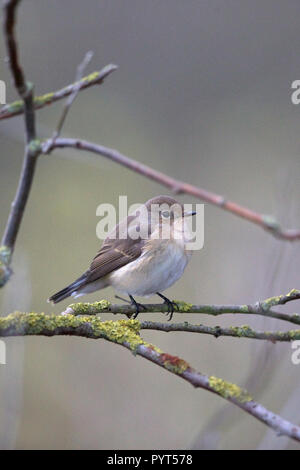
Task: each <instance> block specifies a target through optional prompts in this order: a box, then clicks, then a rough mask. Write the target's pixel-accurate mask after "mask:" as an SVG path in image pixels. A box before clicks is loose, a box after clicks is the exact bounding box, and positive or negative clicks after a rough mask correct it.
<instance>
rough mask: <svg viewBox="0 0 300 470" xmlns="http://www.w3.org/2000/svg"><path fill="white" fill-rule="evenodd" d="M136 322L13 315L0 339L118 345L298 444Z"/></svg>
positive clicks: (273, 419) (242, 396)
mask: <svg viewBox="0 0 300 470" xmlns="http://www.w3.org/2000/svg"><path fill="white" fill-rule="evenodd" d="M140 327H141V324H140V322H139V321H138V320H118V321H111V320H110V321H101V320H100V318H99V317H90V316H80V317H77V316H74V315H68V314H66V315H45V314H43V313H41V314H38V313H28V314H26V313H15V314H11V315H8V316H7V317H2V318H1V317H0V337H8V336H31V335H33V336H59V335H71V336H81V337H85V338H92V339H100V338H102V339H105V340H107V341H111V342H113V343H116V344H120V345H122V346H124V347H125V348H127V349H129V350H131V351H132V352H133V354H134V355H138V356H141V357H143V358H145V359H147V360H149V361H151V362H153V363H155V364H157V365H158V366H160V367H162V368H164V369H165V370H167V371H169V372H172V373H173V374H175V375H177V376H178V377H181V378H182V379H184V380H185V381H187V382H189V383H190V384H191V385H193V386H194V387H197V388H202V389H205V390H208V391H209V392H212V393H215V394H217V395H219V396H220V397H222V398H225V399H226V400H228V401H229V402H231V403H233V404H234V405H236V406H238V407H239V408H241V409H243V410H244V411H245V412H247V413H249V414H250V415H252V416H254V417H255V418H257V419H259V420H260V421H262V422H263V423H265V424H266V425H267V426H269V427H270V428H272V429H274V430H275V431H276V432H277V433H279V434H284V435H286V436H289V437H290V438H292V439H294V440H296V441H299V442H300V428H299V427H298V426H296V425H294V424H292V423H290V422H288V421H286V420H284V419H283V418H281V417H280V416H278V415H276V414H274V413H272V412H271V411H269V410H268V409H266V408H265V407H263V406H262V405H261V404H259V403H257V402H256V401H254V400H253V399H252V397H251V396H250V395H249V394H248V392H247V391H245V390H243V389H242V388H240V387H239V386H238V385H235V384H232V383H230V382H227V381H225V380H222V379H220V378H218V377H214V376H208V375H205V374H202V373H200V372H197V371H196V370H195V369H193V368H192V367H191V366H190V365H189V364H188V363H187V362H186V361H185V360H184V359H181V358H179V357H177V356H173V355H170V354H167V353H165V352H163V351H161V350H160V349H159V348H157V347H156V346H154V345H153V344H150V343H148V342H146V341H144V340H143V338H142V337H141V336H140Z"/></svg>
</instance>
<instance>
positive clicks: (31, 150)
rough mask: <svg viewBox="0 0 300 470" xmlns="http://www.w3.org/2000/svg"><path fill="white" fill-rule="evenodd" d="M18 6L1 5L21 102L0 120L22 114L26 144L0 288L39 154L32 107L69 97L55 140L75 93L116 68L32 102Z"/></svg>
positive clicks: (9, 1) (0, 253)
mask: <svg viewBox="0 0 300 470" xmlns="http://www.w3.org/2000/svg"><path fill="white" fill-rule="evenodd" d="M19 3H20V0H6V1H5V2H4V7H3V31H4V38H5V44H6V50H7V56H8V63H9V66H10V71H11V75H12V78H13V82H14V85H15V88H16V90H17V92H18V94H19V95H20V98H21V100H20V101H16V102H15V103H12V104H10V105H7V106H4V107H3V108H2V109H1V118H2V119H4V117H10V115H16V114H21V113H24V120H25V140H26V143H25V152H24V159H23V166H22V170H21V174H20V178H19V183H18V188H17V191H16V195H15V199H14V201H13V203H12V206H11V210H10V214H9V217H8V221H7V223H6V227H5V230H4V234H3V237H2V241H1V246H0V287H3V286H4V285H5V284H6V282H7V281H8V280H9V278H10V276H11V274H12V270H11V268H10V264H11V260H12V255H13V252H14V247H15V243H16V239H17V236H18V233H19V229H20V226H21V222H22V219H23V215H24V211H25V207H26V204H27V201H28V197H29V194H30V190H31V187H32V182H33V178H34V174H35V169H36V164H37V158H38V156H39V155H40V153H41V145H40V141H39V140H38V139H37V138H36V129H35V108H36V107H39V108H40V107H43V106H45V105H46V104H49V103H52V102H54V101H57V100H58V99H61V98H63V97H65V96H69V95H70V101H69V102H68V103H67V105H66V107H65V111H64V113H63V116H62V119H61V121H60V124H59V128H58V131H57V133H56V134H55V135H54V137H53V138H52V140H53V141H55V138H56V135H58V133H59V131H60V129H61V127H62V125H63V122H64V119H65V115H66V114H67V111H68V109H69V107H70V106H71V103H72V101H73V100H74V98H75V97H76V95H77V93H78V92H79V91H80V90H82V89H85V88H88V87H90V86H92V85H95V84H100V83H102V82H103V80H104V79H105V78H106V77H107V76H108V75H109V74H110V73H112V72H113V71H114V70H116V68H117V67H116V66H115V65H108V66H106V67H104V68H103V69H102V70H101V71H100V72H94V73H93V74H90V75H88V76H87V77H84V78H81V74H80V77H78V78H80V79H78V80H77V81H76V82H75V83H74V84H72V85H69V86H68V87H65V88H64V89H62V90H59V91H58V92H56V93H48V94H47V95H44V96H42V97H38V98H36V99H34V96H33V85H32V83H30V82H26V80H25V75H24V72H23V69H22V67H21V65H20V63H19V57H18V48H17V42H16V38H15V23H16V18H15V17H16V9H17V6H18V4H19ZM83 66H84V64H83V65H82V69H80V71H81V70H83ZM7 113H8V115H7Z"/></svg>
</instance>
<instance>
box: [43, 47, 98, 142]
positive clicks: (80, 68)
mask: <svg viewBox="0 0 300 470" xmlns="http://www.w3.org/2000/svg"><path fill="white" fill-rule="evenodd" d="M93 54H94V53H93V52H92V51H88V52H87V53H86V54H85V56H84V58H83V61H82V62H81V64H79V65H78V67H77V73H76V79H75V85H74V88H73V91H72V93H71V94H70V95H69V97H68V99H67V100H66V102H65V105H64V107H63V112H62V114H61V117H60V119H59V121H58V124H57V128H56V130H55V131H54V134H53V136H52V142H53V144H54V143H55V140H56V139H57V137H58V136H59V135H60V133H61V131H62V128H63V125H64V123H65V120H66V118H67V115H68V112H69V111H70V109H71V106H72V104H73V102H74V100H75V98H76V96H77V95H78V93H79V91H80V80H81V79H82V76H83V72H84V70H85V69H86V67H87V66H88V64H89V62H90V61H91V59H92V57H93Z"/></svg>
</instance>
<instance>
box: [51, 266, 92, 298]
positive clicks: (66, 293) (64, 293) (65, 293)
mask: <svg viewBox="0 0 300 470" xmlns="http://www.w3.org/2000/svg"><path fill="white" fill-rule="evenodd" d="M86 277H87V276H86V273H84V274H83V275H82V276H81V277H79V278H78V279H76V281H74V282H72V284H70V285H69V286H67V287H65V288H64V289H62V290H60V291H59V292H56V294H53V295H51V297H49V299H48V302H51V303H53V304H57V303H58V302H61V301H62V300H64V299H66V298H67V297H70V295H72V294H73V293H74V292H76V291H77V290H78V289H79V288H80V287H81V286H82V285H83V284H84V283H85V281H86Z"/></svg>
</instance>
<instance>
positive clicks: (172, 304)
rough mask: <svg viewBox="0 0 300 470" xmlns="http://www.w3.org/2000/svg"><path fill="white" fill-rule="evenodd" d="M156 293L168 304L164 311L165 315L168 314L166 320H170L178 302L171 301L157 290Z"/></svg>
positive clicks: (177, 307)
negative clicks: (166, 309)
mask: <svg viewBox="0 0 300 470" xmlns="http://www.w3.org/2000/svg"><path fill="white" fill-rule="evenodd" d="M157 295H159V297H161V298H162V299H163V300H164V303H165V304H166V305H167V306H168V311H167V312H165V313H166V315H169V318H168V321H171V320H172V318H173V313H174V311H175V310H176V309H177V310H179V306H178V304H177V303H176V302H173V301H172V300H170V299H168V297H165V296H164V295H162V294H159V293H158V292H157Z"/></svg>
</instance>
